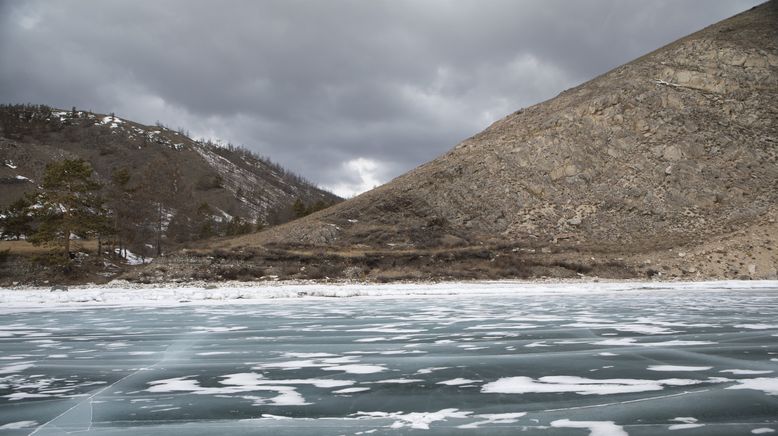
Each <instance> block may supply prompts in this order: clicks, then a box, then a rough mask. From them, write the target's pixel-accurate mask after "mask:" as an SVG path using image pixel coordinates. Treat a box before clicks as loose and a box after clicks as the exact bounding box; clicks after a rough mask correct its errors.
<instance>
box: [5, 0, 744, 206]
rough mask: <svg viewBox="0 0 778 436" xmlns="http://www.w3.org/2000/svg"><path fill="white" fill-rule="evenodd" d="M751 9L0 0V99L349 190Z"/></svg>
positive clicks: (614, 3)
mask: <svg viewBox="0 0 778 436" xmlns="http://www.w3.org/2000/svg"><path fill="white" fill-rule="evenodd" d="M757 3H758V1H753V0H739V1H724V0H721V1H710V0H683V1H670V0H664V1H652V2H649V1H645V2H625V1H620V0H590V1H575V2H573V1H557V0H551V1H550V0H537V1H514V0H486V1H484V0H461V1H446V0H427V1H416V0H413V1H412V0H407V1H396V0H393V1H389V0H384V1H357V0H354V1H346V0H337V1H335V0H332V1H314V0H308V1H290V0H283V1H222V2H205V1H191V0H186V1H184V0H178V1H164V2H158V1H137V0H135V1H125V2H119V1H116V2H95V1H68V2H62V1H36V0H32V1H21V0H18V1H14V0H0V100H2V101H4V102H34V103H46V104H51V105H54V106H58V107H70V106H73V105H76V106H78V107H80V108H84V109H93V110H95V111H99V112H111V111H114V112H116V113H117V114H119V115H121V116H124V117H127V118H130V119H134V120H138V121H141V122H145V123H153V122H155V121H157V120H159V121H162V122H164V123H166V124H168V125H171V126H172V127H179V126H181V127H185V128H187V129H188V130H189V131H190V132H191V133H193V134H195V135H200V136H204V137H215V138H221V139H223V140H226V141H231V142H234V143H239V144H244V145H246V146H248V147H249V148H252V149H254V150H256V151H258V152H260V153H262V154H264V155H266V156H269V157H271V158H272V159H273V160H275V161H278V162H280V163H282V164H283V165H285V166H287V167H289V168H291V169H293V170H295V171H297V172H299V173H301V174H303V175H304V176H306V177H307V178H309V179H311V180H313V181H315V182H317V183H319V184H320V185H323V186H325V187H330V188H332V189H335V190H336V191H337V192H339V193H341V194H350V193H354V192H356V191H359V190H363V189H367V188H370V187H372V186H373V185H375V184H378V183H382V182H385V181H387V180H388V179H389V178H391V177H394V176H397V175H399V174H400V173H402V172H404V171H407V170H409V169H411V168H412V167H414V166H416V165H418V164H420V163H422V162H424V161H426V160H429V159H431V158H433V157H435V156H437V155H439V154H441V153H443V152H445V151H446V150H448V149H449V148H451V147H452V146H453V145H454V144H456V143H457V142H458V141H460V140H462V139H464V138H466V137H468V136H470V135H472V134H474V133H476V132H478V131H479V130H481V129H483V128H484V127H486V126H487V125H488V124H490V123H491V122H493V121H494V120H496V119H498V118H500V117H502V116H504V115H505V114H507V113H509V112H511V111H513V110H516V109H518V108H520V107H523V106H527V105H530V104H533V103H537V102H539V101H541V100H543V99H547V98H550V97H552V96H554V95H555V94H556V93H558V92H559V91H561V90H563V89H565V88H567V87H570V86H572V85H575V84H577V83H579V82H582V81H585V80H587V79H589V78H592V77H594V76H595V75H597V74H600V73H603V72H605V71H607V70H609V69H610V68H613V67H615V66H617V65H619V64H621V63H624V62H627V61H629V60H631V59H633V58H635V57H637V56H639V55H641V54H643V53H645V52H647V51H650V50H653V49H655V48H658V47H659V46H661V45H663V44H666V43H668V42H671V41H672V40H674V39H676V38H678V37H680V36H683V35H685V34H688V33H690V32H692V31H695V30H698V29H700V28H702V27H704V26H705V25H708V24H711V23H713V22H715V21H718V20H720V19H722V18H725V17H727V16H730V15H732V14H734V13H736V12H739V11H741V10H745V9H747V8H748V7H750V6H753V5H754V4H757Z"/></svg>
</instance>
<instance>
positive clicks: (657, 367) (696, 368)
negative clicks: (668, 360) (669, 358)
mask: <svg viewBox="0 0 778 436" xmlns="http://www.w3.org/2000/svg"><path fill="white" fill-rule="evenodd" d="M709 369H713V367H712V366H682V365H651V366H649V367H648V370H649V371H665V372H675V371H707V370H709Z"/></svg>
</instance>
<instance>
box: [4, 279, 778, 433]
mask: <svg viewBox="0 0 778 436" xmlns="http://www.w3.org/2000/svg"><path fill="white" fill-rule="evenodd" d="M355 294H360V295H365V296H361V297H357V298H323V297H311V296H310V295H355ZM298 295H299V296H303V297H304V298H278V297H289V296H291V297H296V296H298ZM219 296H221V297H219ZM263 296H265V297H268V296H272V297H276V298H272V299H271V298H263ZM47 299H48V302H46V301H47ZM41 302H43V303H41ZM52 302H54V304H52ZM521 430H523V432H522V433H521V434H544V435H587V434H591V435H595V436H604V435H627V434H629V435H655V434H658V433H667V432H670V433H672V434H675V433H676V432H677V433H678V434H688V435H695V434H698V435H740V434H743V435H747V434H770V433H774V434H778V283H776V282H761V283H759V284H750V283H742V282H741V283H733V282H727V283H721V284H715V283H708V284H691V285H667V284H665V285H651V286H644V285H640V284H623V285H619V284H588V285H586V284H581V285H559V286H550V285H533V286H525V285H518V284H510V283H493V284H470V285H397V286H383V287H382V286H362V287H360V286H359V285H351V286H349V287H334V286H330V287H316V286H307V287H306V286H297V287H275V288H273V289H264V290H263V289H261V288H256V289H254V288H251V289H249V288H246V289H238V290H236V289H235V288H229V289H215V290H213V289H212V290H205V289H194V288H187V289H167V288H166V289H157V290H152V289H146V290H131V289H84V290H74V291H71V292H68V293H50V292H44V291H43V290H40V291H15V290H0V434H9V435H13V434H20V435H21V434H24V435H27V434H35V435H64V434H67V433H70V432H88V433H95V434H110V435H113V434H133V435H137V434H164V435H174V434H187V435H192V436H193V435H214V434H219V435H231V434H273V435H298V434H303V435H340V434H347V435H362V434H373V435H377V434H407V433H427V434H441V435H449V434H475V433H477V434H506V435H508V434H511V435H512V434H516V433H517V432H519V431H521Z"/></svg>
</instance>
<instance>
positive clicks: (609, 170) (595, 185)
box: [218, 0, 778, 278]
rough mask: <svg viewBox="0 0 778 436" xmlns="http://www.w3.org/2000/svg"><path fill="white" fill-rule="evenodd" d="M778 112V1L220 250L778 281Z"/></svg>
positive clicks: (365, 271) (367, 271) (364, 269)
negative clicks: (471, 259) (441, 258)
mask: <svg viewBox="0 0 778 436" xmlns="http://www.w3.org/2000/svg"><path fill="white" fill-rule="evenodd" d="M776 101H778V2H776V1H775V0H773V1H770V2H768V3H765V4H762V5H760V6H758V7H756V8H753V9H751V10H749V11H746V12H744V13H741V14H739V15H736V16H734V17H732V18H729V19H727V20H724V21H721V22H719V23H717V24H714V25H712V26H710V27H708V28H706V29H703V30H701V31H699V32H697V33H694V34H692V35H690V36H688V37H685V38H683V39H680V40H678V41H676V42H674V43H672V44H669V45H667V46H665V47H663V48H661V49H659V50H656V51H654V52H652V53H650V54H647V55H645V56H643V57H641V58H639V59H637V60H635V61H632V62H630V63H628V64H625V65H623V66H620V67H618V68H615V69H614V70H612V71H610V72H608V73H606V74H603V75H601V76H599V77H597V78H595V79H593V80H591V81H589V82H586V83H584V84H582V85H580V86H578V87H576V88H573V89H569V90H567V91H564V92H562V93H561V94H560V95H559V96H557V97H555V98H553V99H551V100H549V101H546V102H543V103H540V104H537V105H535V106H532V107H529V108H525V109H522V110H519V111H517V112H515V113H512V114H510V115H508V116H506V117H505V118H503V119H501V120H499V121H497V122H495V123H494V124H493V125H491V126H490V127H489V128H487V129H486V130H484V131H483V132H481V133H479V134H477V135H475V136H473V137H472V138H469V139H467V140H465V141H463V142H462V143H460V144H459V145H457V146H456V147H455V148H454V149H452V150H451V151H450V152H448V153H447V154H445V155H443V156H441V157H439V158H438V159H435V160H433V161H432V162H429V163H427V164H424V165H422V166H420V167H418V168H416V169H415V170H413V171H411V172H409V173H407V174H405V175H403V176H401V177H398V178H397V179H395V180H393V181H391V182H390V183H388V184H386V185H384V186H381V187H379V188H377V189H374V190H372V191H370V192H367V193H365V194H362V195H360V196H358V197H356V198H354V199H351V200H349V201H346V202H343V203H340V204H338V205H336V206H334V207H332V208H329V209H327V210H324V211H322V212H319V213H317V214H314V215H311V216H308V217H306V218H303V219H300V220H297V221H294V222H291V223H288V224H286V225H283V226H279V227H276V228H273V229H270V230H268V231H265V232H262V233H259V234H252V235H246V236H242V237H238V238H235V239H231V240H228V241H224V242H221V243H220V244H218V248H221V249H227V250H231V252H232V253H244V254H245V253H249V252H251V253H262V252H263V251H262V250H266V251H267V250H276V251H275V254H274V255H273V256H275V257H273V256H268V255H266V254H265V255H261V254H257V256H259V257H255V258H254V261H253V262H254V264H262V262H268V259H271V260H272V259H277V258H279V256H280V255H279V254H278V250H282V251H283V250H286V251H285V252H286V253H290V252H291V250H297V251H296V253H297V254H298V255H300V253H303V252H305V250H309V251H310V250H314V251H316V250H325V249H326V250H329V252H330V253H338V252H340V253H341V256H344V254H343V253H346V252H352V253H353V252H359V253H362V254H365V253H367V254H365V255H368V256H369V255H370V253H374V254H375V253H381V255H380V256H379V258H385V257H386V256H390V257H391V256H393V254H392V253H394V256H400V254H399V253H405V254H407V253H409V252H415V253H416V254H414V256H417V257H416V258H418V255H421V256H431V257H428V258H427V259H428V260H429V259H432V260H430V261H429V262H427V261H425V262H426V263H425V262H422V264H423V265H426V266H425V267H424V268H422V267H421V266H420V265H421V264H419V263H418V262H416V263H414V262H413V261H408V262H404V263H403V262H400V263H398V262H397V261H395V262H393V263H392V266H393V267H397V268H399V266H398V265H400V264H402V265H403V268H406V269H410V270H416V271H419V270H421V269H424V271H427V270H429V269H430V268H428V266H429V265H430V264H435V262H436V261H435V260H434V259H433V258H434V257H435V256H438V255H439V253H440V252H441V250H450V251H449V252H450V253H453V252H456V253H460V254H461V253H466V252H468V250H470V251H469V252H478V253H479V254H478V256H480V257H481V258H483V259H485V260H484V262H492V263H494V261H495V259H496V258H497V257H499V256H501V255H502V256H509V257H510V258H511V259H513V262H514V264H515V263H523V264H525V265H547V266H549V268H551V266H554V265H556V266H559V265H562V266H563V267H564V266H565V265H568V266H569V265H577V266H575V267H573V268H566V270H565V272H564V273H559V274H558V268H557V269H554V268H551V269H549V268H546V269H542V268H541V269H535V270H532V271H529V272H526V271H525V273H522V274H524V275H565V274H569V273H570V271H571V270H574V271H575V272H579V273H580V271H583V272H588V273H598V271H599V273H602V274H605V275H608V271H611V272H613V268H611V269H610V270H609V269H608V268H605V269H603V268H600V269H598V268H597V265H599V266H600V267H602V266H603V265H604V263H603V262H605V264H607V265H610V266H613V267H615V270H616V271H617V272H614V273H613V274H614V275H618V276H644V275H643V274H648V275H649V276H650V275H653V274H659V273H662V272H663V269H664V271H665V273H666V274H667V275H669V276H672V275H684V274H686V275H689V274H691V275H693V276H696V277H700V275H702V276H703V277H732V276H735V277H742V276H744V275H745V276H748V277H771V276H774V275H775V270H776V260H777V259H776V251H774V249H778V247H776V244H775V242H776V239H777V238H778V233H777V232H776V230H777V229H776V225H775V217H776V210H777V208H776V206H777V205H778V203H777V202H776V200H777V199H778V106H776ZM474 247H485V248H488V249H489V250H491V251H489V252H488V253H487V254H483V252H482V251H477V250H475V248H474ZM668 250H670V251H668ZM319 252H321V251H319ZM425 253H426V254H425ZM434 253H438V254H434ZM501 253H502V254H501ZM505 253H508V254H505ZM595 253H596V256H595V255H594V254H595ZM460 254H457V256H459V255H460ZM403 255H404V254H403ZM263 256H264V257H263ZM381 256H383V257H381ZM595 258H597V259H598V260H595ZM296 259H297V258H296ZM344 259H345V258H340V260H334V261H333V262H334V264H338V265H341V266H344V265H345V266H348V265H352V266H354V265H357V266H359V268H361V269H360V270H359V271H360V274H362V275H363V276H367V277H370V276H371V274H373V276H375V275H374V272H371V269H374V267H375V265H376V263H375V262H374V266H372V267H371V266H370V265H366V266H365V264H364V262H362V263H360V262H361V261H357V260H354V256H350V257H349V258H348V259H347V260H344ZM452 259H453V258H452ZM603 259H604V260H603ZM652 259H653V261H652ZM298 260H299V259H298ZM300 262H302V264H305V261H304V260H303V261H300ZM338 262H340V263H338ZM571 262H574V263H571ZM507 264H511V262H507ZM657 264H660V265H662V267H661V268H659V267H657V266H656V265H657ZM378 265H379V266H378V267H377V268H388V267H387V266H386V265H384V264H380V263H379V264H378ZM463 265H464V264H463ZM303 267H304V265H303ZM462 268H464V269H468V268H469V270H470V271H474V270H476V269H478V268H480V267H478V266H474V265H471V264H469V263H468V264H467V265H465V266H462ZM484 268H486V267H484ZM656 268H659V269H656ZM336 269H337V268H333V271H334V270H336ZM505 271H511V270H510V269H509V268H505ZM554 271H557V272H554ZM333 274H336V275H337V272H333ZM426 274H427V273H426V272H425V273H424V274H421V276H425V277H426V276H427V275H426ZM497 274H498V275H499V272H498V273H497ZM506 274H508V275H511V274H514V273H510V272H509V273H506ZM522 274H516V275H522ZM400 275H401V274H400ZM454 276H456V274H455V273H454ZM464 276H472V277H480V275H479V274H478V273H474V274H472V275H467V274H465V275H464ZM411 277H415V278H418V277H419V275H414V274H411ZM431 277H435V274H432V275H431Z"/></svg>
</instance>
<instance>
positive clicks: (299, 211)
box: [292, 198, 308, 218]
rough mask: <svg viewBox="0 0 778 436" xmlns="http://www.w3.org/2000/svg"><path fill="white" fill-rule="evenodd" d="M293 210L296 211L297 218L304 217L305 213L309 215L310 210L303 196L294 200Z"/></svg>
mask: <svg viewBox="0 0 778 436" xmlns="http://www.w3.org/2000/svg"><path fill="white" fill-rule="evenodd" d="M292 211H294V214H295V216H296V217H297V218H302V217H304V216H305V215H308V210H307V208H306V207H305V203H303V200H302V199H301V198H298V199H297V200H295V201H294V204H293V205H292Z"/></svg>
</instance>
